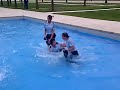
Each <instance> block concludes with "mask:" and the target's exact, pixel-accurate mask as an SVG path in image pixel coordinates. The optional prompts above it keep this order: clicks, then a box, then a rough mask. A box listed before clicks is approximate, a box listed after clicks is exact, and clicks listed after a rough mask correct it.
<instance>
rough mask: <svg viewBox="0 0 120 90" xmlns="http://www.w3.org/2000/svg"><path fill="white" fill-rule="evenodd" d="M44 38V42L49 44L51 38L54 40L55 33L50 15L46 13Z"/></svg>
mask: <svg viewBox="0 0 120 90" xmlns="http://www.w3.org/2000/svg"><path fill="white" fill-rule="evenodd" d="M44 28H45V31H44V40H46V44H47V45H48V46H49V45H51V43H50V42H51V40H53V39H54V40H55V37H56V34H55V28H54V23H53V22H52V16H51V15H48V17H47V21H46V22H45V24H44Z"/></svg>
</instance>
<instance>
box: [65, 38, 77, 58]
mask: <svg viewBox="0 0 120 90" xmlns="http://www.w3.org/2000/svg"><path fill="white" fill-rule="evenodd" d="M65 43H66V47H67V48H68V49H69V48H70V47H71V46H74V48H75V49H74V50H73V51H71V52H68V51H67V50H64V51H63V53H64V56H65V58H67V57H68V56H73V55H74V56H78V55H79V53H78V51H77V50H76V47H75V45H74V41H73V40H72V39H71V38H70V37H69V38H68V40H67V41H66V42H65Z"/></svg>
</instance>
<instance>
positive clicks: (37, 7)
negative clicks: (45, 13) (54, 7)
mask: <svg viewBox="0 0 120 90" xmlns="http://www.w3.org/2000/svg"><path fill="white" fill-rule="evenodd" d="M36 9H39V6H38V0H36Z"/></svg>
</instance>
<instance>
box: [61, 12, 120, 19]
mask: <svg viewBox="0 0 120 90" xmlns="http://www.w3.org/2000/svg"><path fill="white" fill-rule="evenodd" d="M62 15H70V16H77V17H84V18H93V19H103V20H111V21H120V10H109V11H95V12H74V13H62Z"/></svg>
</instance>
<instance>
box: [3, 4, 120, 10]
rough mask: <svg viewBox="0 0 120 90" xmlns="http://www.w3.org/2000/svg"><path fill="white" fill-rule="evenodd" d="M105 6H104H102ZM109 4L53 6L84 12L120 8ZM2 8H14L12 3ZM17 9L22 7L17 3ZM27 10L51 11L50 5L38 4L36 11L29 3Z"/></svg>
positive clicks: (59, 8) (58, 8)
mask: <svg viewBox="0 0 120 90" xmlns="http://www.w3.org/2000/svg"><path fill="white" fill-rule="evenodd" d="M103 5H105V4H103ZM108 5H110V4H106V6H99V4H98V6H92V5H87V6H86V7H84V6H83V5H78V4H77V5H62V4H55V5H54V8H55V11H56V12H57V11H73V10H86V9H103V8H104V9H107V8H120V4H112V5H115V6H108ZM3 7H7V8H15V4H14V2H12V4H11V5H10V6H9V7H8V6H7V2H4V6H3ZM17 8H19V9H23V5H22V6H21V4H20V2H18V3H17ZM28 10H32V11H39V12H50V11H51V4H48V3H46V4H43V3H40V4H39V9H36V6H35V3H29V9H28Z"/></svg>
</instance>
